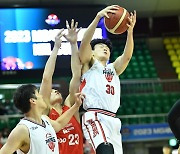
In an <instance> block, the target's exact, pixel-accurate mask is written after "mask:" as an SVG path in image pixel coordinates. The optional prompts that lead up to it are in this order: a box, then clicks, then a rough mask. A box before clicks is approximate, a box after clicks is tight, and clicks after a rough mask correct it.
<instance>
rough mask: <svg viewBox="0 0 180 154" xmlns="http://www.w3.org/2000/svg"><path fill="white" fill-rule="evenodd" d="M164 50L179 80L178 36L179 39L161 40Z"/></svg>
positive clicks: (179, 56) (179, 41)
mask: <svg viewBox="0 0 180 154" xmlns="http://www.w3.org/2000/svg"><path fill="white" fill-rule="evenodd" d="M163 43H164V47H165V50H166V51H167V54H168V55H169V58H170V61H171V63H172V67H173V68H174V69H175V72H176V73H177V75H178V79H180V36H179V37H165V38H164V39H163Z"/></svg>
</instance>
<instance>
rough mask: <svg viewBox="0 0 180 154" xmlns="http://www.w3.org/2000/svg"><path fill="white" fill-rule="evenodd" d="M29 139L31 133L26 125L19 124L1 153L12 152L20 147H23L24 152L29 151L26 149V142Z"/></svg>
mask: <svg viewBox="0 0 180 154" xmlns="http://www.w3.org/2000/svg"><path fill="white" fill-rule="evenodd" d="M28 140H29V133H28V130H27V128H26V126H24V125H18V126H16V127H15V128H14V129H13V130H12V131H11V133H10V134H9V136H8V139H7V141H6V143H5V144H4V146H3V147H2V148H1V149H0V154H12V153H14V152H15V151H16V150H18V149H21V150H22V151H23V150H24V152H28V151H25V150H26V148H25V147H26V143H27V142H29V141H28ZM23 145H24V148H23ZM27 149H28V148H27Z"/></svg>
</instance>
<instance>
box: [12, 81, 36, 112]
mask: <svg viewBox="0 0 180 154" xmlns="http://www.w3.org/2000/svg"><path fill="white" fill-rule="evenodd" d="M35 90H37V87H36V86H35V85H32V84H26V85H22V86H20V87H18V88H17V89H16V91H15V92H14V95H13V102H14V104H15V106H16V107H17V108H18V109H19V110H20V111H21V112H22V113H27V112H29V111H30V109H31V105H30V101H29V100H30V98H35V99H37V98H36V96H35Z"/></svg>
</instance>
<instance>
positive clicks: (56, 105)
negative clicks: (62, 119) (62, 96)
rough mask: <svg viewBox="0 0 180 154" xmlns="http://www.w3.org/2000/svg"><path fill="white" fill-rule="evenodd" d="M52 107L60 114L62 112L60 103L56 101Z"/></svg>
mask: <svg viewBox="0 0 180 154" xmlns="http://www.w3.org/2000/svg"><path fill="white" fill-rule="evenodd" d="M53 108H54V109H55V110H56V111H57V112H58V113H59V114H60V115H61V114H62V105H61V104H59V103H57V104H54V105H53Z"/></svg>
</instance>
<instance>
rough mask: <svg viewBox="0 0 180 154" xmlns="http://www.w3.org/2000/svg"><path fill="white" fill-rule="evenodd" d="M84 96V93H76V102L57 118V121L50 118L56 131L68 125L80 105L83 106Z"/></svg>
mask: <svg viewBox="0 0 180 154" xmlns="http://www.w3.org/2000/svg"><path fill="white" fill-rule="evenodd" d="M84 98H85V95H84V94H82V93H76V94H75V104H74V105H73V106H72V107H71V108H70V109H69V110H67V111H66V112H65V113H63V114H62V115H61V116H60V117H59V118H58V119H56V121H54V120H50V121H51V124H52V126H53V128H54V130H55V131H56V132H58V131H60V130H61V129H62V128H64V127H65V126H66V125H67V123H68V122H69V121H70V119H71V118H72V116H73V115H74V114H75V113H76V112H77V111H78V110H79V107H80V106H81V104H82V101H83V100H84Z"/></svg>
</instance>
